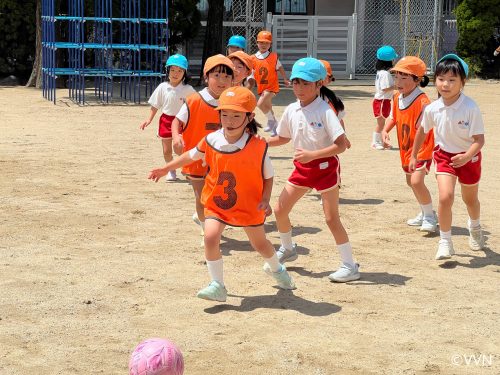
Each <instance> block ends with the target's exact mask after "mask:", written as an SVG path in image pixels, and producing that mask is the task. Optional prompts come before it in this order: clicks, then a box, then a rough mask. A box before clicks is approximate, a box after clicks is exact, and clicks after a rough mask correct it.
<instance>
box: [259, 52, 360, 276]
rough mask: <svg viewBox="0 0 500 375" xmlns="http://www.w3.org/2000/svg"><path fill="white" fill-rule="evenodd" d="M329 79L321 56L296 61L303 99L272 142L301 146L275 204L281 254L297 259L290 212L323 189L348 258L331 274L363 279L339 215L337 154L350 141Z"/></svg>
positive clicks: (295, 83)
mask: <svg viewBox="0 0 500 375" xmlns="http://www.w3.org/2000/svg"><path fill="white" fill-rule="evenodd" d="M325 78H326V69H325V67H324V66H323V64H322V63H321V61H319V60H317V59H315V58H312V57H307V58H303V59H300V60H298V61H297V62H296V63H295V64H294V65H293V68H292V75H291V80H292V87H293V92H294V94H295V96H296V97H297V99H298V100H297V101H296V102H295V103H292V104H290V105H289V106H288V107H286V109H285V111H284V113H283V116H282V117H281V120H280V122H279V124H278V127H277V130H276V131H277V134H278V135H277V136H275V137H272V138H271V139H269V141H268V143H269V145H270V146H279V145H283V144H286V143H288V142H290V141H292V142H293V145H294V148H295V155H294V162H293V163H294V165H295V169H294V171H293V172H292V174H291V176H290V177H289V178H288V181H287V184H286V185H285V187H284V188H283V191H282V192H281V195H280V197H279V200H278V203H277V204H276V205H275V207H274V214H275V216H276V224H277V227H278V231H279V234H280V240H281V247H280V249H279V250H278V252H277V253H278V258H279V260H280V262H281V263H284V262H287V261H292V260H295V259H297V252H296V250H295V245H294V244H293V243H292V226H291V223H290V217H289V214H290V212H291V210H292V209H293V207H294V205H295V204H296V203H297V202H298V200H299V199H300V198H302V197H303V196H304V194H305V193H307V192H308V191H309V190H310V189H316V190H317V191H318V193H320V194H321V199H322V200H323V211H324V213H325V219H326V223H327V225H328V228H329V229H330V231H331V232H332V234H333V237H334V238H335V242H336V244H337V248H338V250H339V252H340V256H341V259H342V264H341V266H340V268H339V269H338V270H337V271H335V272H333V273H332V274H330V275H329V278H330V280H332V281H336V282H347V281H351V280H357V279H359V278H360V274H359V271H358V267H359V265H358V264H356V263H355V262H354V260H353V256H352V247H351V244H350V242H349V237H348V236H347V233H346V231H345V229H344V226H343V225H342V222H341V221H340V216H339V184H340V164H339V158H338V156H337V155H338V154H340V153H342V152H344V151H345V149H346V147H347V145H346V138H345V134H344V130H343V129H342V126H341V125H340V122H339V120H338V118H337V116H336V115H335V113H334V112H333V110H332V109H331V108H330V106H329V105H328V103H326V102H325V101H324V100H323V99H321V97H320V96H319V95H318V93H319V91H320V88H321V86H322V84H323V80H324V79H325Z"/></svg>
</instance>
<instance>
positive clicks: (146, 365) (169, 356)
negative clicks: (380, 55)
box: [128, 338, 184, 375]
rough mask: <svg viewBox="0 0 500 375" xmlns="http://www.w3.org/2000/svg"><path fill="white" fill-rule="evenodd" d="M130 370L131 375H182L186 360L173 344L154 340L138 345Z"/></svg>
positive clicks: (130, 362)
mask: <svg viewBox="0 0 500 375" xmlns="http://www.w3.org/2000/svg"><path fill="white" fill-rule="evenodd" d="M128 368H129V374H130V375H182V374H183V373H184V358H183V357H182V353H181V351H180V350H179V348H178V347H177V346H176V345H175V344H174V343H173V342H171V341H168V340H165V339H159V338H152V339H147V340H144V341H143V342H141V343H140V344H139V345H137V347H136V348H135V349H134V351H133V352H132V355H131V356H130V361H129V363H128Z"/></svg>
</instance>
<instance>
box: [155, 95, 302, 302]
mask: <svg viewBox="0 0 500 375" xmlns="http://www.w3.org/2000/svg"><path fill="white" fill-rule="evenodd" d="M255 105H256V100H255V96H254V95H253V94H252V92H251V91H250V90H248V89H247V88H245V87H241V86H239V87H231V88H229V89H227V90H225V91H224V92H223V93H222V94H221V96H220V101H219V106H218V107H217V110H218V111H219V113H220V123H221V125H222V129H220V130H218V131H216V132H214V133H211V134H209V135H207V136H206V137H205V138H203V139H202V140H201V141H200V142H198V145H197V146H196V147H195V148H193V149H191V150H190V151H188V152H185V153H183V154H182V155H181V156H180V157H179V158H178V159H176V160H175V161H172V162H170V163H168V164H167V165H166V166H165V167H164V168H160V169H154V170H152V171H151V173H150V175H149V178H150V179H152V180H154V181H158V180H159V179H160V178H161V177H162V176H164V175H166V174H167V173H168V171H169V170H172V169H174V168H178V167H180V166H183V165H186V164H189V163H191V162H193V161H194V160H201V159H202V158H204V159H205V162H206V164H207V166H208V168H209V172H208V175H207V177H206V180H205V186H204V187H203V191H202V194H201V203H202V204H203V205H204V207H205V218H206V221H205V257H206V260H207V267H208V272H209V274H210V278H211V282H210V284H209V285H208V286H207V287H206V288H203V289H202V290H200V291H199V292H198V297H199V298H202V299H207V300H211V301H219V302H224V301H226V298H227V291H226V288H225V286H224V279H223V261H222V256H221V253H220V248H219V247H220V240H221V236H222V232H223V231H224V228H225V227H226V225H231V226H240V227H243V228H244V230H245V232H246V234H247V236H248V239H249V240H250V243H251V244H252V246H253V248H254V249H255V250H256V251H258V252H259V253H260V254H261V255H262V257H264V259H265V265H264V271H265V272H266V273H268V274H270V275H271V276H273V277H274V279H275V280H276V281H277V284H278V286H279V287H280V288H282V289H294V288H295V285H294V282H293V280H292V278H291V277H290V275H289V274H288V272H287V271H286V268H285V267H284V266H283V265H281V264H280V263H279V260H278V256H277V254H276V252H275V251H274V247H273V245H272V244H271V242H269V240H268V239H267V238H266V234H265V231H264V221H265V218H266V216H268V215H270V214H271V207H270V205H269V199H270V197H271V191H272V185H273V174H274V172H273V169H272V165H271V161H270V159H269V156H268V155H267V144H266V142H265V141H263V140H260V139H258V138H256V137H255V136H254V135H255V134H256V133H257V126H258V125H257V123H256V122H255V120H254V116H255V114H254V113H253V111H254V109H255Z"/></svg>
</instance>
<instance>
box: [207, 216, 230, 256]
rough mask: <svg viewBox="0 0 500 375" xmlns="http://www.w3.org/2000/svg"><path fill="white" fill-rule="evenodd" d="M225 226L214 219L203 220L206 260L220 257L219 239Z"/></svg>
mask: <svg viewBox="0 0 500 375" xmlns="http://www.w3.org/2000/svg"><path fill="white" fill-rule="evenodd" d="M225 227H226V225H225V224H224V223H221V222H220V221H217V220H214V219H209V220H207V221H206V222H205V259H206V260H207V261H216V260H219V259H222V255H221V253H220V239H221V236H222V232H223V231H224V228H225Z"/></svg>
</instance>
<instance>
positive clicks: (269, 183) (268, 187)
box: [257, 177, 273, 216]
mask: <svg viewBox="0 0 500 375" xmlns="http://www.w3.org/2000/svg"><path fill="white" fill-rule="evenodd" d="M272 191H273V178H272V177H271V178H267V179H265V180H264V190H263V191H262V200H261V201H260V203H259V205H258V206H257V208H258V209H259V210H264V211H266V216H269V215H271V214H272V213H273V210H272V208H271V205H270V204H269V201H270V200H271V192H272Z"/></svg>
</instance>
